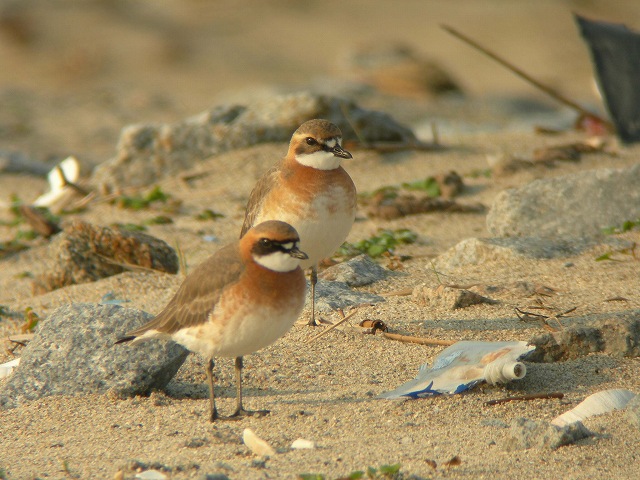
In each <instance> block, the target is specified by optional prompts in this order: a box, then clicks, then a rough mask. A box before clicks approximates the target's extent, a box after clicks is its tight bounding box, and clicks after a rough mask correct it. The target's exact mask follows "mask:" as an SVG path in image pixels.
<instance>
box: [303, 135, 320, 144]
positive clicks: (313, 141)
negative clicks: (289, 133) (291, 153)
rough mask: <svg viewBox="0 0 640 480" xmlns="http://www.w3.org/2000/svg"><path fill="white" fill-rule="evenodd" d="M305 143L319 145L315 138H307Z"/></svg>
mask: <svg viewBox="0 0 640 480" xmlns="http://www.w3.org/2000/svg"><path fill="white" fill-rule="evenodd" d="M305 141H306V142H307V145H317V144H318V142H317V141H316V139H315V138H313V137H307V138H306V140H305Z"/></svg>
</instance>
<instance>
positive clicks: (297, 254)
mask: <svg viewBox="0 0 640 480" xmlns="http://www.w3.org/2000/svg"><path fill="white" fill-rule="evenodd" d="M289 255H291V256H292V257H293V258H299V259H300V260H306V259H307V258H309V255H307V254H306V253H304V252H303V251H302V250H300V249H299V248H298V247H293V248H292V249H291V250H289Z"/></svg>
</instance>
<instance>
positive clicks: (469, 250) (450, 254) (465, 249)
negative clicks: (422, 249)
mask: <svg viewBox="0 0 640 480" xmlns="http://www.w3.org/2000/svg"><path fill="white" fill-rule="evenodd" d="M593 245H594V242H590V241H587V240H585V239H574V238H572V239H567V238H564V239H561V238H541V237H519V238H466V239H464V240H462V241H461V242H459V243H458V244H456V245H455V246H453V247H451V248H450V249H449V250H447V251H446V252H444V253H443V254H442V255H439V256H438V257H437V258H436V259H434V265H435V266H436V268H438V269H444V270H450V269H453V268H458V267H464V266H466V265H480V264H483V263H487V262H494V261H505V260H507V261H508V260H510V259H513V258H516V257H524V258H536V259H550V258H564V257H570V256H574V255H578V254H580V253H581V252H582V251H584V250H585V249H586V248H588V247H590V246H593Z"/></svg>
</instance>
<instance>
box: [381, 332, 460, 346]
mask: <svg viewBox="0 0 640 480" xmlns="http://www.w3.org/2000/svg"><path fill="white" fill-rule="evenodd" d="M382 336H383V337H384V338H388V339H389V340H398V341H399V342H406V343H418V344H420V345H443V346H446V347H448V346H451V345H453V344H454V343H457V342H458V341H457V340H438V339H437V338H425V337H411V336H409V335H398V334H397V333H386V332H382Z"/></svg>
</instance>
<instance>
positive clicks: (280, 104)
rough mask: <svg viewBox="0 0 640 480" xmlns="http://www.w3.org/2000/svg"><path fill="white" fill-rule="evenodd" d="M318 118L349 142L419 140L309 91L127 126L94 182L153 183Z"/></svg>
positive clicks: (385, 118)
mask: <svg viewBox="0 0 640 480" xmlns="http://www.w3.org/2000/svg"><path fill="white" fill-rule="evenodd" d="M345 115H347V117H345ZM313 118H325V119H327V120H329V121H332V122H333V123H335V124H336V125H338V126H339V127H340V129H341V130H342V133H343V136H344V138H345V140H350V139H356V138H361V139H363V140H364V141H368V142H373V141H398V142H399V141H403V142H411V141H415V140H416V138H415V135H414V134H413V132H412V131H411V130H410V129H408V128H407V127H404V126H402V125H400V124H398V123H397V122H396V121H395V120H393V119H392V118H391V117H390V116H389V115H387V114H385V113H382V112H375V111H371V110H364V109H362V108H360V107H358V106H357V105H356V104H355V103H353V102H351V101H349V100H345V99H341V98H335V97H328V96H323V95H314V94H310V93H300V94H295V95H281V96H277V97H274V98H270V99H267V100H257V101H255V102H253V103H251V104H249V105H233V106H219V107H216V108H214V109H212V110H209V111H207V112H204V113H202V114H200V115H197V116H194V117H192V118H188V119H186V120H184V121H182V122H179V123H176V124H173V125H167V124H164V125H162V124H156V125H131V126H128V127H126V128H125V129H124V130H123V131H122V133H121V135H120V140H119V144H118V151H117V153H116V156H115V157H114V158H112V159H110V160H108V161H106V162H104V163H102V164H101V165H99V166H98V167H97V168H96V169H95V170H94V173H93V176H92V181H93V183H95V184H97V185H100V186H102V187H103V188H106V189H110V188H111V189H113V188H117V189H120V188H124V187H127V186H143V185H148V184H149V183H152V182H155V181H157V180H159V179H161V178H163V177H166V176H168V175H172V174H175V173H176V172H178V171H182V170H185V169H188V168H191V167H192V166H194V165H195V164H196V163H197V162H198V161H200V160H202V159H204V158H206V157H209V156H211V155H214V154H217V153H222V152H225V151H228V150H233V149H236V148H245V147H248V146H251V145H255V144H257V143H262V142H284V141H289V139H290V138H291V134H292V133H293V132H294V131H295V130H296V129H297V128H298V127H299V126H300V125H301V124H302V123H304V122H305V121H307V120H311V119H313ZM354 128H356V129H357V135H356V132H355V131H354Z"/></svg>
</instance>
